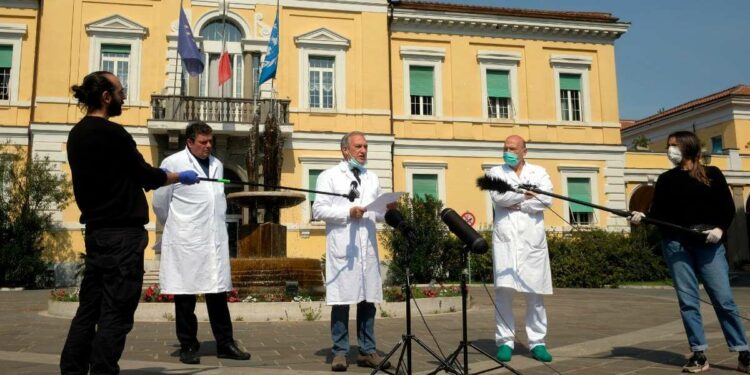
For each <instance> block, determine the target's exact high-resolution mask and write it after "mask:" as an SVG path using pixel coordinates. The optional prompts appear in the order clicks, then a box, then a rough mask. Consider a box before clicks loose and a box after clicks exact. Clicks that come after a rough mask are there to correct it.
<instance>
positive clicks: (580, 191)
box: [568, 178, 594, 212]
mask: <svg viewBox="0 0 750 375" xmlns="http://www.w3.org/2000/svg"><path fill="white" fill-rule="evenodd" d="M568 196H569V197H571V198H573V199H578V200H580V201H584V202H589V203H591V180H589V179H588V178H568ZM570 210H571V211H573V212H594V209H593V208H591V207H589V206H584V205H582V204H578V203H573V202H570Z"/></svg>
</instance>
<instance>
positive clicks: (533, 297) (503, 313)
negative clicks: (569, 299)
mask: <svg viewBox="0 0 750 375" xmlns="http://www.w3.org/2000/svg"><path fill="white" fill-rule="evenodd" d="M515 293H516V291H515V289H511V288H495V303H496V304H497V311H495V322H496V323H497V328H496V329H495V343H496V344H497V346H501V345H508V346H510V347H511V349H512V348H514V345H513V339H514V338H515V335H516V324H515V320H514V319H513V295H514V294H515ZM523 294H524V296H525V297H526V335H527V336H528V338H529V349H533V348H534V347H535V346H537V345H544V337H545V336H546V335H547V311H546V310H545V309H544V299H543V298H542V295H541V294H534V293H523ZM498 311H499V312H500V313H499V314H498Z"/></svg>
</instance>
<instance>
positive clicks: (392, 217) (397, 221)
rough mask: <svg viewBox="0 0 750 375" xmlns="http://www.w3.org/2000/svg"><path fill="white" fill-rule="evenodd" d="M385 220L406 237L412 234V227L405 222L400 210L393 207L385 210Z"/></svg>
mask: <svg viewBox="0 0 750 375" xmlns="http://www.w3.org/2000/svg"><path fill="white" fill-rule="evenodd" d="M385 222H386V223H387V224H388V225H390V226H392V227H394V228H396V229H397V230H398V231H399V232H401V233H402V234H403V235H404V236H406V237H408V238H411V237H412V236H413V235H414V229H413V228H412V227H411V226H410V225H409V223H407V222H406V220H404V217H403V216H401V211H399V210H397V209H395V208H392V209H390V210H388V211H386V212H385Z"/></svg>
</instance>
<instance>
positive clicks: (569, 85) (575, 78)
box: [560, 74, 581, 91]
mask: <svg viewBox="0 0 750 375" xmlns="http://www.w3.org/2000/svg"><path fill="white" fill-rule="evenodd" d="M560 90H576V91H581V75H580V74H560Z"/></svg>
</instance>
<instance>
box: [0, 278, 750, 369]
mask: <svg viewBox="0 0 750 375" xmlns="http://www.w3.org/2000/svg"><path fill="white" fill-rule="evenodd" d="M734 292H735V297H736V299H737V303H738V304H739V305H740V308H741V310H742V312H743V316H748V315H747V312H748V311H750V288H747V287H735V288H734ZM48 295H49V291H45V290H35V291H21V292H1V293H0V314H1V315H2V320H0V369H2V370H0V372H2V373H7V374H54V373H58V370H57V363H58V360H59V354H60V351H61V349H62V346H63V342H64V340H65V335H66V334H67V329H68V326H69V320H68V319H62V318H56V317H50V316H48V315H46V306H47V297H48ZM471 295H472V298H473V307H472V309H471V310H470V312H469V338H470V340H474V341H475V343H476V344H478V345H479V346H480V347H482V348H484V349H486V350H487V351H489V352H491V353H494V350H495V347H494V317H493V316H494V315H493V307H492V305H491V302H490V299H489V298H488V296H487V293H486V292H485V290H484V288H482V287H481V286H472V287H471ZM546 301H547V309H548V310H547V311H548V317H549V324H550V327H549V336H548V347H549V349H550V352H551V353H552V355H553V356H554V362H552V363H551V364H550V366H549V367H548V366H544V365H542V364H540V363H539V362H537V361H534V360H533V359H531V358H530V355H529V350H528V348H527V347H526V345H525V343H526V337H525V333H524V332H523V330H520V332H519V333H518V341H519V342H520V344H517V345H516V353H515V355H514V356H513V360H512V361H511V362H510V363H509V364H510V365H511V366H513V367H514V368H516V369H517V370H519V371H520V372H521V373H523V374H555V373H563V374H677V373H679V372H680V366H681V365H682V364H683V362H684V358H685V357H684V355H685V354H686V353H687V352H688V351H689V349H688V347H687V344H686V339H685V334H684V331H683V328H682V323H681V321H680V320H679V315H678V308H677V302H676V297H675V293H674V291H673V290H672V289H556V290H555V294H554V295H553V296H551V297H548V298H547V299H546ZM524 309H525V306H524V301H523V298H517V299H516V302H515V306H514V311H515V315H516V320H517V323H518V322H521V323H522V319H523V315H524ZM353 316H354V314H353V311H352V317H353ZM460 318H461V315H460V313H455V314H444V315H440V316H429V317H427V318H426V321H427V323H428V325H429V327H430V329H431V330H432V332H433V333H434V334H435V336H436V338H437V341H438V343H439V347H440V349H438V345H436V344H435V342H434V341H433V339H432V337H431V336H430V335H429V333H428V332H427V330H426V329H425V326H424V323H423V322H422V320H421V319H420V318H419V317H418V316H415V318H414V320H413V326H414V332H415V334H416V335H417V336H418V337H419V338H420V339H422V340H423V341H424V342H425V343H427V344H428V345H429V346H430V347H431V348H433V349H435V350H436V351H438V350H442V351H443V352H444V353H446V355H447V353H448V352H450V351H451V350H453V349H454V348H455V347H456V345H457V344H458V342H459V339H460V335H461V319H460ZM704 318H705V324H706V330H707V337H708V340H709V345H710V348H709V350H708V352H707V355H708V358H709V362H710V363H711V366H712V368H713V369H712V373H713V374H723V373H727V374H732V373H735V374H736V373H737V372H735V371H734V368H735V366H736V364H737V356H736V355H735V354H734V353H729V352H728V351H727V348H726V344H725V343H724V339H723V336H722V335H721V331H720V328H719V325H718V323H717V321H716V317H715V314H714V313H713V311H712V308H711V307H710V306H704ZM328 326H329V322H327V321H316V322H284V321H280V322H265V323H248V322H234V332H235V338H236V339H237V340H238V341H239V342H240V344H241V346H243V347H245V348H247V349H248V350H249V351H250V352H251V353H252V355H253V357H252V359H251V360H250V361H245V362H239V361H231V360H219V359H217V358H216V357H215V353H216V347H215V343H214V341H213V337H212V336H211V332H210V327H209V324H208V323H207V322H202V323H201V324H200V327H199V339H200V340H201V342H202V346H201V349H200V354H201V355H202V357H201V365H198V366H187V365H183V364H181V363H180V362H179V361H178V359H177V352H178V346H177V340H176V338H175V335H174V324H173V323H170V322H164V323H143V322H137V323H136V324H135V328H134V329H133V331H132V332H131V333H130V335H129V336H128V339H127V343H126V348H125V352H124V354H123V357H122V360H121V361H120V365H121V368H122V373H123V374H154V373H167V374H275V375H280V374H299V373H311V374H312V373H329V372H328V370H330V365H329V364H328V363H330V357H329V355H330V349H329V348H330V339H329V329H328ZM351 326H353V324H352V325H351ZM746 326H747V325H746ZM352 328H353V327H352ZM403 330H404V320H403V319H379V320H377V322H376V334H377V339H378V348H379V349H380V350H382V351H387V350H388V349H389V348H391V347H392V346H393V345H394V344H395V343H396V342H398V340H399V338H400V335H401V333H402V331H403ZM351 342H352V344H353V348H352V353H356V337H355V334H354V332H353V331H352V334H351ZM354 357H355V355H351V356H350V358H351V359H352V360H353V359H354ZM413 357H414V368H415V373H426V372H429V371H430V370H431V369H433V368H435V367H436V366H437V365H436V363H435V361H434V360H433V359H432V358H431V357H429V356H428V355H427V354H426V353H425V352H424V351H422V350H419V349H415V350H414V356H413ZM469 358H470V362H471V368H472V370H473V371H476V370H481V369H484V368H487V366H488V365H489V362H488V361H487V360H486V359H485V358H483V357H481V356H479V355H476V354H472V355H470V357H469ZM349 372H350V373H368V370H367V369H363V368H358V367H356V366H350V367H349ZM491 373H508V372H507V371H506V370H497V371H493V372H491Z"/></svg>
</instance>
